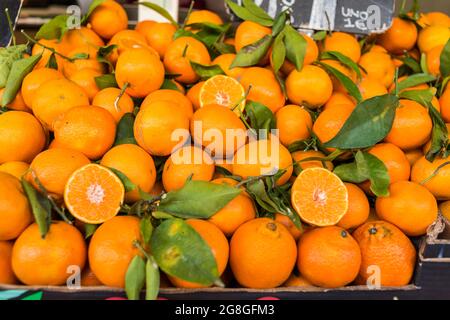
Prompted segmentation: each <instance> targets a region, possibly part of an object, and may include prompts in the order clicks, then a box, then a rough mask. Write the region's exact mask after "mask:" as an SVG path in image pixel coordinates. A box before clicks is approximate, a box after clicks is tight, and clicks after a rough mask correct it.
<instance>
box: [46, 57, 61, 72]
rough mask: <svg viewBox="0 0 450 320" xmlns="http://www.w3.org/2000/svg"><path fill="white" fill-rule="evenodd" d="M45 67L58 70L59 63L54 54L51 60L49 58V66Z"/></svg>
mask: <svg viewBox="0 0 450 320" xmlns="http://www.w3.org/2000/svg"><path fill="white" fill-rule="evenodd" d="M45 67H46V68H50V69H55V70H58V62H57V61H56V55H55V53H52V54H51V55H50V58H48V61H47V64H46V65H45Z"/></svg>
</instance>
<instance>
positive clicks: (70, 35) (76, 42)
mask: <svg viewBox="0 0 450 320" xmlns="http://www.w3.org/2000/svg"><path fill="white" fill-rule="evenodd" d="M60 45H61V49H62V50H63V53H68V52H70V51H72V50H77V51H78V52H84V53H87V54H89V56H90V57H96V56H97V50H98V48H99V47H101V46H104V45H105V42H104V41H103V40H102V38H100V37H99V36H98V34H96V33H95V32H94V31H92V29H89V28H87V27H81V28H80V29H72V30H69V31H67V32H66V33H65V34H64V36H63V37H62V39H61V42H60Z"/></svg>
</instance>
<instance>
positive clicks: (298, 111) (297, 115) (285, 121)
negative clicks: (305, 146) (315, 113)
mask: <svg viewBox="0 0 450 320" xmlns="http://www.w3.org/2000/svg"><path fill="white" fill-rule="evenodd" d="M275 118H276V121H277V129H278V130H279V131H278V132H279V137H280V141H281V143H282V144H283V145H284V146H285V147H287V146H289V145H290V144H291V143H293V142H296V141H299V140H305V139H308V138H309V137H310V135H311V133H310V131H311V129H312V118H311V115H310V114H309V112H308V111H306V110H305V108H304V107H300V106H297V105H293V104H291V105H287V106H284V107H283V108H281V109H279V110H278V111H277V113H276V114H275Z"/></svg>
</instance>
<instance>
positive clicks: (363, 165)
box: [355, 151, 390, 197]
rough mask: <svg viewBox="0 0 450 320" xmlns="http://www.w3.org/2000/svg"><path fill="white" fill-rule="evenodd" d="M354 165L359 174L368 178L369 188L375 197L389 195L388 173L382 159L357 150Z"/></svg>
mask: <svg viewBox="0 0 450 320" xmlns="http://www.w3.org/2000/svg"><path fill="white" fill-rule="evenodd" d="M355 160H356V165H357V167H358V171H359V172H360V174H361V175H363V176H366V177H367V178H368V179H369V180H370V190H372V192H373V193H374V194H375V195H376V196H377V197H386V196H388V195H389V183H390V178H389V173H388V171H387V168H386V166H385V164H384V163H383V161H381V160H380V159H378V158H377V157H375V156H374V155H372V154H370V153H367V152H361V151H358V152H357V153H356V156H355Z"/></svg>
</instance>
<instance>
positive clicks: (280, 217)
mask: <svg viewBox="0 0 450 320" xmlns="http://www.w3.org/2000/svg"><path fill="white" fill-rule="evenodd" d="M275 221H276V222H279V223H281V224H282V225H284V226H285V227H286V229H287V230H288V231H289V233H290V234H291V236H292V237H293V238H294V240H295V241H297V240H298V238H300V236H301V235H302V233H303V231H302V230H300V229H299V228H297V227H296V226H295V224H294V223H293V222H292V220H291V219H290V218H289V217H288V216H286V215H284V214H281V213H275Z"/></svg>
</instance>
